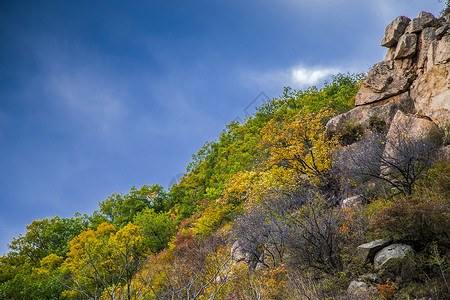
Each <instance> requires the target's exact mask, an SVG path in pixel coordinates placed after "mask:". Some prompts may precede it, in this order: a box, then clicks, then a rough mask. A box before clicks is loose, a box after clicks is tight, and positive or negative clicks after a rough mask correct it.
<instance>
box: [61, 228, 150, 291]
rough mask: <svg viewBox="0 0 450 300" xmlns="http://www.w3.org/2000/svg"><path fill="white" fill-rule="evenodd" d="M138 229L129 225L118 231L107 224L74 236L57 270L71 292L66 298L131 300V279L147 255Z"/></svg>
mask: <svg viewBox="0 0 450 300" xmlns="http://www.w3.org/2000/svg"><path fill="white" fill-rule="evenodd" d="M143 244H144V239H143V237H142V236H141V234H140V230H139V227H138V226H136V225H133V224H132V223H129V224H128V225H126V226H125V227H123V228H122V229H120V230H119V231H116V229H115V227H114V226H113V225H111V224H108V223H102V224H100V226H99V227H98V228H97V230H93V229H89V230H87V231H84V232H82V233H81V234H80V235H78V236H76V237H75V238H74V239H73V240H72V241H71V242H70V243H69V246H70V251H69V253H68V254H67V259H66V260H65V261H64V263H63V264H62V266H61V268H60V270H61V271H62V272H63V274H64V276H63V279H62V280H61V281H62V282H63V284H64V285H65V286H66V287H67V288H69V289H70V291H69V292H67V293H66V296H68V297H70V298H78V297H80V296H82V297H84V298H88V299H101V298H105V297H106V298H108V299H134V298H135V296H136V295H135V291H134V290H133V288H132V278H133V276H134V274H135V273H136V272H137V271H138V270H139V267H140V266H141V265H142V264H143V262H144V260H145V257H146V252H145V250H144V247H143Z"/></svg>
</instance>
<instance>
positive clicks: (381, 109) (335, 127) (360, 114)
mask: <svg viewBox="0 0 450 300" xmlns="http://www.w3.org/2000/svg"><path fill="white" fill-rule="evenodd" d="M407 94H408V93H406V94H402V95H403V97H397V98H398V101H399V102H400V101H401V100H403V103H404V106H407V105H406V104H407V103H410V105H413V104H412V100H411V98H409V96H408V95H407ZM399 96H400V95H399ZM391 100H392V101H389V102H387V103H385V104H382V105H378V106H358V107H355V108H353V109H352V110H350V111H348V112H346V113H343V114H340V115H337V116H336V117H334V118H332V119H330V120H329V121H328V123H327V125H326V132H327V134H330V135H333V134H336V133H339V132H340V131H341V130H342V129H343V128H344V126H345V124H347V123H348V122H353V123H356V124H361V125H362V126H364V127H365V128H370V118H371V117H377V118H379V119H381V120H383V121H384V122H385V123H386V125H387V127H388V126H389V124H391V121H392V119H393V118H394V115H395V113H396V112H397V110H398V109H399V104H398V102H397V101H396V99H391Z"/></svg>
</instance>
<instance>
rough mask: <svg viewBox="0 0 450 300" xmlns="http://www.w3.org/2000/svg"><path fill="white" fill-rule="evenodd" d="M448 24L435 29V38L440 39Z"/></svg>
mask: <svg viewBox="0 0 450 300" xmlns="http://www.w3.org/2000/svg"><path fill="white" fill-rule="evenodd" d="M448 28H449V26H448V25H447V24H444V25H442V26H441V27H439V28H438V29H436V32H435V34H436V38H437V39H438V40H440V39H441V38H442V37H443V36H444V35H445V34H446V33H447V31H448Z"/></svg>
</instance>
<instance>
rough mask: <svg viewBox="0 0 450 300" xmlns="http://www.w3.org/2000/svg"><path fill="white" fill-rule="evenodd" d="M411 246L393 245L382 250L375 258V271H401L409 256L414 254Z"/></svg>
mask: <svg viewBox="0 0 450 300" xmlns="http://www.w3.org/2000/svg"><path fill="white" fill-rule="evenodd" d="M412 251H413V250H412V248H411V246H408V245H405V244H392V245H390V246H387V247H385V248H383V249H381V250H380V251H379V252H378V253H377V254H376V255H375V258H374V267H375V269H381V268H383V269H387V268H391V269H401V266H402V264H403V263H404V261H405V259H406V258H407V256H408V255H410V254H412Z"/></svg>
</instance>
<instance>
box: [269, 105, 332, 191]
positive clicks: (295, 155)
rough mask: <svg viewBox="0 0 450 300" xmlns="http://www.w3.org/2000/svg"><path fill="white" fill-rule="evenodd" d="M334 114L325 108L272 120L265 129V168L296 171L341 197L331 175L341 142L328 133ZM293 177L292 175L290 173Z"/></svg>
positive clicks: (299, 175)
mask: <svg viewBox="0 0 450 300" xmlns="http://www.w3.org/2000/svg"><path fill="white" fill-rule="evenodd" d="M332 115H333V112H332V111H331V110H329V109H326V108H323V109H321V110H319V111H318V112H317V113H307V112H306V111H300V112H299V113H298V114H296V115H295V116H294V117H290V116H286V117H280V118H274V119H272V120H270V121H269V122H268V123H267V125H266V126H265V127H264V129H263V132H264V136H263V138H262V142H261V144H260V147H261V148H262V149H263V151H264V153H265V157H266V158H265V161H264V163H263V165H264V166H265V167H266V168H267V169H270V168H272V167H274V166H276V167H282V168H284V169H288V170H293V171H294V172H295V173H296V175H297V177H298V178H300V177H301V176H303V177H306V178H307V180H308V181H310V182H311V183H313V184H315V185H317V186H318V187H319V188H320V190H321V191H322V192H323V193H324V194H326V195H327V196H328V197H329V198H330V199H332V198H334V197H336V196H337V194H338V191H339V188H340V187H339V181H338V180H337V179H336V178H335V177H334V176H333V174H332V173H331V172H330V171H331V168H332V164H333V160H332V153H333V150H334V149H335V148H336V147H337V144H338V143H337V139H336V138H329V137H327V136H325V134H324V127H325V126H324V124H325V122H326V121H327V120H328V119H330V118H331V116H332ZM288 175H289V176H291V175H290V174H288Z"/></svg>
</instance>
